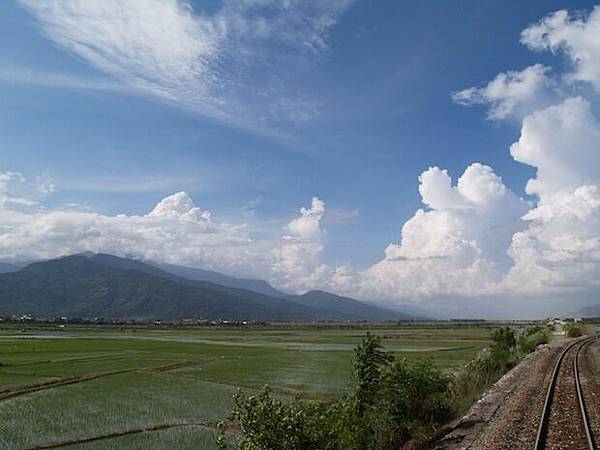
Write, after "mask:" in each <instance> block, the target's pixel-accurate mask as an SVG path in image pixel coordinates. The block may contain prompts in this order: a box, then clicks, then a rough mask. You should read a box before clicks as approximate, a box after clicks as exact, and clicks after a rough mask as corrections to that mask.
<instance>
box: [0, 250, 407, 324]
mask: <svg viewBox="0 0 600 450" xmlns="http://www.w3.org/2000/svg"><path fill="white" fill-rule="evenodd" d="M171 268H172V269H173V270H174V271H175V268H174V267H171ZM207 272H208V271H207ZM176 273H177V272H176ZM178 273H183V272H182V271H181V270H179V272H178ZM185 273H187V274H189V273H190V272H189V271H185ZM197 273H198V272H193V273H192V274H197ZM215 274H216V272H215ZM218 275H221V274H218ZM221 276H222V277H225V281H228V282H231V283H237V282H238V281H236V280H237V279H234V278H233V277H227V276H225V275H221ZM247 281H251V282H260V280H240V282H247ZM263 283H264V284H263ZM263 283H255V284H254V285H256V286H258V287H259V288H261V289H264V288H265V285H266V286H267V287H266V289H268V288H269V287H270V285H268V283H266V282H263ZM270 289H272V290H273V291H275V292H277V293H279V294H282V293H280V292H279V291H277V290H275V289H274V288H272V287H270ZM12 314H17V315H19V314H32V315H34V316H37V317H53V316H62V315H66V316H69V317H104V318H131V319H173V320H174V319H184V318H193V319H209V320H215V319H223V320H266V321H317V320H333V321H356V320H398V319H411V318H412V317H411V316H407V315H404V314H402V313H398V312H395V311H389V310H385V309H383V308H379V307H373V306H371V305H367V304H364V303H362V302H358V301H357V300H353V299H348V298H344V297H339V296H336V295H334V294H329V293H325V292H323V291H311V292H309V293H307V294H304V295H303V296H285V294H283V297H279V296H269V295H265V294H263V293H260V292H257V291H253V290H249V289H241V288H238V287H231V286H223V285H220V284H216V283H213V282H209V281H198V280H193V279H189V278H184V277H182V276H178V275H175V274H173V273H171V272H167V271H165V270H162V269H161V268H159V267H157V266H155V265H151V264H147V263H145V262H142V261H139V260H134V259H128V258H119V257H116V256H112V255H107V254H80V255H72V256H67V257H63V258H59V259H53V260H49V261H43V262H36V263H32V264H29V265H27V266H26V267H24V268H22V269H20V270H18V271H16V272H11V273H4V274H0V315H12Z"/></svg>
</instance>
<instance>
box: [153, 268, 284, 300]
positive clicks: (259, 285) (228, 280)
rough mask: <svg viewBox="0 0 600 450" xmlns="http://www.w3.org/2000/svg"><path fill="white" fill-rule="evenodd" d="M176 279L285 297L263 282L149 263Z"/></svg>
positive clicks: (207, 271) (209, 271)
mask: <svg viewBox="0 0 600 450" xmlns="http://www.w3.org/2000/svg"><path fill="white" fill-rule="evenodd" d="M151 264H154V265H156V266H157V267H159V268H160V269H162V270H164V271H165V272H169V273H171V274H173V275H176V276H178V277H182V278H187V279H189V280H194V281H207V282H210V283H216V284H220V285H221V286H226V287H232V288H238V289H247V290H250V291H254V292H258V293H261V294H264V295H268V296H271V297H281V298H284V297H285V296H286V294H285V293H283V292H281V291H278V290H277V289H275V288H274V287H273V286H271V285H270V284H269V283H267V282H266V281H264V280H256V279H251V278H235V277H230V276H228V275H224V274H222V273H219V272H213V271H212V270H203V269H197V268H194V267H186V266H177V265H173V264H159V263H151Z"/></svg>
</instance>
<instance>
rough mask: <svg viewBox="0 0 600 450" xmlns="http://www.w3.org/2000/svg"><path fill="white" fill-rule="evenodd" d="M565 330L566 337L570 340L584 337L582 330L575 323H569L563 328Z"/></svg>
mask: <svg viewBox="0 0 600 450" xmlns="http://www.w3.org/2000/svg"><path fill="white" fill-rule="evenodd" d="M563 329H564V330H565V336H567V337H570V338H575V337H579V336H581V335H583V331H582V329H581V328H580V327H579V326H578V325H577V324H576V323H575V322H569V323H567V324H566V325H565V326H564V327H563Z"/></svg>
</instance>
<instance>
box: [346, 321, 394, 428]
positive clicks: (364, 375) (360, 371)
mask: <svg viewBox="0 0 600 450" xmlns="http://www.w3.org/2000/svg"><path fill="white" fill-rule="evenodd" d="M392 360H393V355H390V354H388V353H386V352H385V351H384V350H383V345H382V343H381V337H380V336H374V335H372V334H371V333H367V334H366V336H365V337H364V338H363V340H362V341H361V342H360V344H358V345H357V346H356V348H355V349H354V358H353V360H352V375H353V376H352V379H353V382H354V385H353V387H354V389H353V395H354V399H355V402H356V403H355V404H356V413H357V415H358V416H362V415H363V414H364V413H365V410H366V409H367V407H369V406H371V405H372V404H373V403H374V402H375V398H376V393H377V389H378V387H379V383H380V381H381V372H382V370H383V368H384V367H386V366H387V365H388V364H390V362H391V361H392Z"/></svg>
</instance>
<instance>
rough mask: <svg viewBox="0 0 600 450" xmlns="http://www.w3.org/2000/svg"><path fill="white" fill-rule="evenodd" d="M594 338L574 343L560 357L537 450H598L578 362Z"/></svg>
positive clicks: (551, 385)
mask: <svg viewBox="0 0 600 450" xmlns="http://www.w3.org/2000/svg"><path fill="white" fill-rule="evenodd" d="M594 340H595V338H593V337H592V338H583V339H580V340H578V341H575V342H573V343H572V344H570V345H569V346H568V347H566V348H565V349H564V350H563V351H562V352H561V353H560V355H559V357H558V359H557V361H556V364H555V366H554V370H553V372H552V377H551V379H550V385H549V386H548V391H547V394H546V401H545V403H544V409H543V412H542V416H541V418H540V422H539V427H538V432H537V437H536V441H535V447H534V448H535V450H542V449H567V448H573V449H590V450H594V449H596V448H597V447H596V444H595V441H594V436H593V435H592V432H591V429H590V424H589V421H588V414H587V410H586V405H585V399H584V396H583V391H582V388H581V381H580V373H579V365H578V359H579V354H580V352H581V350H582V349H583V348H584V347H585V346H586V345H589V344H590V343H591V342H593V341H594Z"/></svg>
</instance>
